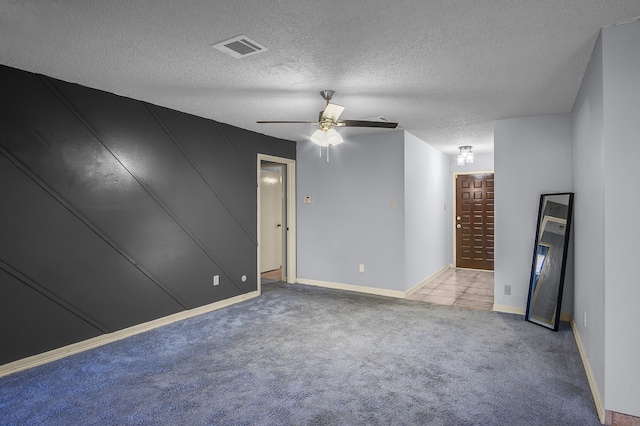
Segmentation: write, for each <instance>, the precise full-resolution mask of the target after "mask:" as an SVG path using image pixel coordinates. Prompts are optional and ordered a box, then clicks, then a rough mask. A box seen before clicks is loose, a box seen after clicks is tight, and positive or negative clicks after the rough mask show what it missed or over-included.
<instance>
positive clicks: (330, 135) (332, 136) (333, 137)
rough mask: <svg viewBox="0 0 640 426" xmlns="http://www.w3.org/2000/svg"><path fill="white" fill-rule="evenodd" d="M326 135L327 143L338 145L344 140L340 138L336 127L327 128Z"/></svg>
mask: <svg viewBox="0 0 640 426" xmlns="http://www.w3.org/2000/svg"><path fill="white" fill-rule="evenodd" d="M326 135H327V141H328V143H329V145H332V146H335V145H340V144H341V143H342V142H344V140H343V139H342V136H340V133H338V132H337V131H336V129H329V130H327V133H326Z"/></svg>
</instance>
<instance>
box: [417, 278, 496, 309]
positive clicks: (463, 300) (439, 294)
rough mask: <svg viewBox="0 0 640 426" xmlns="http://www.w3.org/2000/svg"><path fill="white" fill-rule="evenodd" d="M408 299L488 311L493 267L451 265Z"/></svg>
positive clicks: (490, 305)
mask: <svg viewBox="0 0 640 426" xmlns="http://www.w3.org/2000/svg"><path fill="white" fill-rule="evenodd" d="M408 299H410V300H420V301H423V302H429V303H437V304H439V305H453V306H461V307H464V308H471V309H479V310H483V311H490V310H491V309H492V308H493V271H479V270H475V269H460V268H451V269H449V270H446V271H445V272H443V273H442V274H440V275H438V276H437V277H435V278H434V279H433V280H431V281H429V282H428V283H427V284H425V285H424V286H423V287H422V288H420V290H418V291H416V292H415V293H413V294H412V295H411V296H409V297H408Z"/></svg>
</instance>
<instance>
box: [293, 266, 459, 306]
mask: <svg viewBox="0 0 640 426" xmlns="http://www.w3.org/2000/svg"><path fill="white" fill-rule="evenodd" d="M452 267H453V265H446V266H443V267H442V268H441V269H440V270H438V271H436V272H434V273H433V274H431V275H429V276H428V277H427V278H425V279H424V280H422V281H420V282H419V283H418V284H416V285H415V286H413V287H412V288H411V289H409V290H407V291H401V290H389V289H386V288H377V287H366V286H361V285H353V284H343V283H334V282H331V281H320V280H311V279H307V278H298V281H297V282H298V283H299V284H307V285H312V286H316V287H325V288H332V289H335V290H346V291H355V292H358V293H366V294H374V295H376V296H387V297H395V298H396V299H406V298H407V297H409V296H411V295H412V294H413V293H415V292H416V291H418V290H420V288H422V287H423V286H424V285H425V284H427V283H428V282H429V281H431V280H433V279H434V278H435V277H437V276H438V275H440V274H442V273H443V272H444V271H446V270H448V269H449V268H452Z"/></svg>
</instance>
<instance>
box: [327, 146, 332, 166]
mask: <svg viewBox="0 0 640 426" xmlns="http://www.w3.org/2000/svg"><path fill="white" fill-rule="evenodd" d="M330 146H331V145H327V163H328V162H329V147H330Z"/></svg>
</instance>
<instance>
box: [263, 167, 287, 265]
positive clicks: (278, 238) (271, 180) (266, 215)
mask: <svg viewBox="0 0 640 426" xmlns="http://www.w3.org/2000/svg"><path fill="white" fill-rule="evenodd" d="M282 204H283V182H282V167H278V168H277V170H274V168H273V167H270V170H267V169H262V170H260V272H261V273H262V272H266V271H273V270H274V269H278V268H280V267H282V243H283V241H282V240H283V235H284V233H283V227H284V223H283V215H282Z"/></svg>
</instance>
